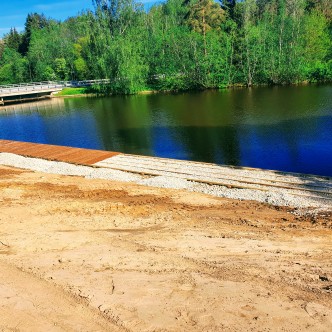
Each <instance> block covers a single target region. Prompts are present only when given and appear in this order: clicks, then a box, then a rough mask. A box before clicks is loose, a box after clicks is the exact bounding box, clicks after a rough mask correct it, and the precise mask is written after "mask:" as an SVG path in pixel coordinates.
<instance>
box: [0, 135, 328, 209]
mask: <svg viewBox="0 0 332 332" xmlns="http://www.w3.org/2000/svg"><path fill="white" fill-rule="evenodd" d="M10 142H11V141H2V143H1V144H2V146H0V165H4V166H12V167H19V168H22V169H30V170H33V171H42V172H46V173H53V174H64V175H76V176H82V177H86V178H100V179H109V180H119V179H120V180H121V181H128V182H133V183H137V184H141V185H147V186H152V187H159V188H173V189H186V190H188V191H189V192H200V193H205V194H209V195H211V196H215V197H225V198H231V199H238V200H244V201H246V200H254V201H258V202H261V203H267V204H271V205H273V206H289V207H292V208H294V209H295V211H297V212H296V213H300V214H303V213H307V214H315V213H320V212H322V211H331V210H332V177H326V176H317V175H306V174H299V173H287V172H279V171H272V170H263V169H256V168H243V167H231V166H226V165H216V164H208V163H201V162H191V161H181V160H176V159H167V158H157V157H144V156H136V155H126V154H121V153H111V152H106V151H95V152H94V150H88V149H77V148H68V147H61V146H49V145H44V144H35V143H21V142H17V144H16V145H17V147H16V145H15V142H12V143H11V144H9V143H10ZM13 149H14V150H13ZM53 150H54V152H52V151H53ZM11 151H15V152H14V153H16V154H12V153H11ZM25 151H28V152H25ZM34 151H35V152H34ZM38 151H40V152H38ZM66 151H68V152H66ZM71 151H72V152H71ZM75 151H76V152H75ZM46 152H47V153H46ZM45 153H46V154H45ZM19 154H21V155H19ZM78 154H79V155H81V156H84V155H85V154H87V157H86V158H87V159H86V160H93V159H94V160H95V161H94V162H93V163H92V164H89V165H87V164H85V161H84V157H83V159H82V157H81V158H80V159H77V156H78ZM71 155H72V156H75V157H74V159H72V158H73V157H71ZM98 155H100V156H101V157H98V158H99V159H98V158H97V159H96V156H98ZM29 156H30V157H29ZM41 156H43V157H42V158H43V159H40V158H41ZM58 156H59V157H58ZM47 159H48V160H47ZM71 160H72V161H71ZM79 160H81V161H79Z"/></svg>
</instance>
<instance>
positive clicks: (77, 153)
mask: <svg viewBox="0 0 332 332" xmlns="http://www.w3.org/2000/svg"><path fill="white" fill-rule="evenodd" d="M0 152H7V153H15V154H18V155H21V156H25V157H33V158H42V159H47V160H56V161H63V162H67V163H72V164H79V165H93V164H95V163H97V162H100V161H102V160H105V159H107V158H111V157H114V156H116V155H118V154H119V153H118V152H110V151H101V150H89V149H80V148H72V147H67V146H58V145H48V144H37V143H27V142H18V141H7V140H0Z"/></svg>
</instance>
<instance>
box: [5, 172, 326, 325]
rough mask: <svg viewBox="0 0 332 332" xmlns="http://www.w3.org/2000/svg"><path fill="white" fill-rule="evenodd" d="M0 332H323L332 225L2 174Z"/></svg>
mask: <svg viewBox="0 0 332 332" xmlns="http://www.w3.org/2000/svg"><path fill="white" fill-rule="evenodd" d="M0 202H1V214H0V241H1V242H0V269H1V273H0V295H1V296H0V331H151V332H152V331H315V332H317V331H331V330H332V259H331V258H332V215H331V212H328V211H326V212H322V213H321V214H316V215H307V216H298V215H296V214H294V213H292V212H293V211H292V208H290V207H288V208H283V207H275V206H272V205H270V204H264V203H259V202H253V201H239V200H232V199H226V198H217V197H213V196H209V195H206V194H202V193H194V192H189V191H186V190H175V189H163V188H152V187H146V186H142V185H137V184H132V183H124V182H117V181H110V180H100V179H85V178H82V177H77V176H64V175H52V174H45V173H41V172H34V171H29V170H22V169H17V168H13V167H5V166H0Z"/></svg>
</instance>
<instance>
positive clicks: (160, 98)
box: [0, 85, 332, 176]
mask: <svg viewBox="0 0 332 332" xmlns="http://www.w3.org/2000/svg"><path fill="white" fill-rule="evenodd" d="M0 138H1V139H9V140H19V141H29V142H38V143H49V144H57V145H67V146H74V147H84V148H92V149H101V150H110V151H121V152H125V153H133V154H140V155H150V156H159V157H170V158H178V159H188V160H196V161H205V162H214V163H219V164H229V165H240V166H251V167H261V168H267V169H275V170H282V171H293V172H302V173H312V174H320V175H329V176H332V85H323V86H304V87H274V88H253V89H235V90H225V91H221V92H220V91H205V92H196V93H183V94H176V95H174V94H173V95H171V94H158V95H140V96H130V97H123V96H117V97H104V98H70V99H54V100H51V101H46V102H39V103H31V104H24V105H16V106H9V107H6V108H5V111H3V110H2V111H0Z"/></svg>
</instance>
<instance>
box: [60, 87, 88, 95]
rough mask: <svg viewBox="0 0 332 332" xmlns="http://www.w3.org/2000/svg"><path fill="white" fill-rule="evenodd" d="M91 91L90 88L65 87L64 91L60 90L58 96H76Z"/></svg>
mask: <svg viewBox="0 0 332 332" xmlns="http://www.w3.org/2000/svg"><path fill="white" fill-rule="evenodd" d="M88 92H89V89H88V88H64V89H63V90H62V91H60V92H58V93H57V94H56V96H75V95H84V94H87V93H88Z"/></svg>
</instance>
